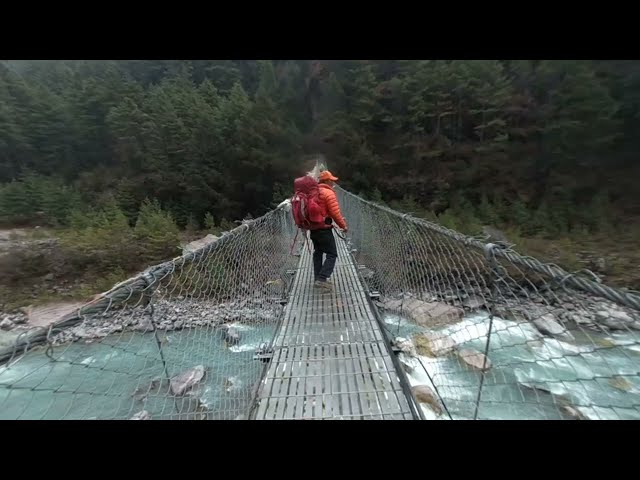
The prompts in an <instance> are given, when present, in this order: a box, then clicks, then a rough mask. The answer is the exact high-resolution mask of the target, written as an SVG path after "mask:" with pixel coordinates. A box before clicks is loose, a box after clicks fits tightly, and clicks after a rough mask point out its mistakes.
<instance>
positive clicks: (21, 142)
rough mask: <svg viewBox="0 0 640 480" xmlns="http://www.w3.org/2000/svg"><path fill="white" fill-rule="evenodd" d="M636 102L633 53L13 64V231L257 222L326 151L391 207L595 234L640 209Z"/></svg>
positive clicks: (2, 150) (347, 175)
mask: <svg viewBox="0 0 640 480" xmlns="http://www.w3.org/2000/svg"><path fill="white" fill-rule="evenodd" d="M639 105H640V62H635V61H558V60H555V61H551V60H550V61H527V60H524V61H478V60H464V61H461V60H456V61H444V60H431V61H413V60H412V61H393V60H387V61H367V60H358V61H344V60H340V61H283V60H277V61H244V60H237V61H209V60H207V61H64V62H63V61H38V62H36V61H7V62H4V65H2V66H1V67H0V181H2V182H3V183H5V185H4V187H3V189H2V194H1V195H2V210H1V212H2V217H3V218H2V221H3V222H4V223H15V222H28V221H31V220H32V219H33V216H34V215H35V214H36V212H38V211H40V212H44V215H45V217H46V219H47V220H48V221H50V222H54V221H57V222H62V223H64V222H65V221H66V219H67V218H68V213H69V212H70V211H71V210H73V209H75V208H80V207H83V206H87V205H92V206H100V205H102V204H104V203H105V202H107V201H108V199H110V198H113V199H115V201H116V202H117V204H118V205H119V206H120V208H122V210H123V211H124V212H125V213H126V214H127V216H128V217H129V218H130V219H131V220H132V221H134V219H135V216H136V214H137V211H138V209H139V207H140V205H141V204H142V202H143V201H144V199H145V198H149V199H152V198H155V199H157V200H158V201H159V202H160V204H161V205H162V206H163V208H166V209H168V210H169V211H171V212H172V214H173V215H174V216H175V218H176V219H177V221H178V223H179V224H180V225H185V224H186V223H187V221H188V219H189V215H192V216H193V219H194V221H195V222H198V223H199V224H201V225H203V224H204V216H205V214H206V213H207V212H210V213H211V214H212V215H213V217H214V219H215V221H216V222H220V221H221V220H222V218H226V219H230V220H233V219H237V218H242V217H243V216H244V215H246V214H248V213H251V214H252V215H254V216H255V215H259V214H261V213H264V211H265V210H267V209H269V208H270V207H271V206H272V205H273V203H274V202H279V201H281V200H282V199H283V198H284V197H285V196H287V195H289V194H290V193H291V192H290V189H291V181H292V177H293V176H294V175H296V174H299V173H301V171H302V170H303V168H302V165H301V158H302V156H303V155H304V154H314V153H324V154H325V155H326V157H327V159H328V161H329V163H330V165H331V167H332V168H333V169H335V170H336V172H337V173H338V174H339V175H340V177H341V179H342V183H343V185H344V186H345V187H347V188H349V189H352V190H353V191H356V192H359V193H362V194H364V195H367V196H369V197H372V198H375V199H377V200H385V201H386V202H390V201H392V200H401V199H403V198H407V199H412V200H414V201H415V202H417V203H418V204H419V205H421V206H422V207H424V208H426V209H428V210H431V211H433V212H435V213H436V214H441V213H443V212H444V211H445V210H447V209H448V208H453V209H454V211H455V210H468V209H469V206H470V205H474V206H475V207H476V208H475V209H474V212H473V213H474V215H475V216H477V217H480V218H479V219H480V220H481V221H482V222H484V223H491V222H493V223H505V222H506V223H514V224H519V225H521V226H522V227H524V228H525V229H526V230H527V231H528V232H529V233H536V232H541V231H543V230H545V231H547V230H548V231H550V232H551V233H554V232H558V231H563V230H571V229H574V228H582V227H583V226H586V227H588V228H589V229H597V228H598V225H599V223H600V222H602V221H605V220H609V219H608V218H607V219H605V218H603V217H604V216H605V213H604V212H605V211H607V212H613V213H614V214H615V215H614V217H615V219H616V220H618V221H619V220H621V219H624V218H628V217H629V216H634V215H638V214H640V201H639V196H638V195H637V193H636V191H635V188H634V182H635V181H636V179H637V178H640V162H639V161H637V160H636V151H637V147H638V143H640V139H639V137H638V135H635V133H636V132H638V131H640V130H639V128H638V127H639V126H640V117H639V109H638V107H639ZM43 177H44V178H43ZM11 182H13V183H11ZM34 190H37V191H38V192H39V194H40V195H34V192H33V191H34ZM30 193H31V194H30ZM612 209H613V210H612ZM41 215H43V214H41ZM40 221H42V220H40Z"/></svg>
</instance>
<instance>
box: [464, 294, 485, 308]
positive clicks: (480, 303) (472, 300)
mask: <svg viewBox="0 0 640 480" xmlns="http://www.w3.org/2000/svg"><path fill="white" fill-rule="evenodd" d="M485 304H486V302H485V301H484V298H482V297H479V296H477V295H471V296H470V297H468V298H465V299H464V300H463V301H462V306H463V307H466V308H468V309H469V310H477V309H478V308H482V307H484V306H485Z"/></svg>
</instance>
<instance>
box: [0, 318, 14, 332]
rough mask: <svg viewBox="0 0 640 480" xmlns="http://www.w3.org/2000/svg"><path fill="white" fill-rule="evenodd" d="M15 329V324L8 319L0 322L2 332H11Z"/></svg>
mask: <svg viewBox="0 0 640 480" xmlns="http://www.w3.org/2000/svg"><path fill="white" fill-rule="evenodd" d="M13 327H14V323H13V322H12V321H11V320H10V319H8V318H5V319H4V320H2V321H1V322H0V328H1V329H2V330H11V329H12V328H13Z"/></svg>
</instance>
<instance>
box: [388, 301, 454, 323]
mask: <svg viewBox="0 0 640 480" xmlns="http://www.w3.org/2000/svg"><path fill="white" fill-rule="evenodd" d="M384 308H385V309H387V310H391V311H395V312H398V313H400V314H403V315H406V316H407V317H408V318H410V319H411V320H413V321H414V322H415V323H417V324H418V325H420V326H423V327H439V326H444V325H451V324H453V323H457V322H459V321H460V320H462V316H463V315H464V310H462V309H461V308H458V307H453V306H451V305H447V304H446V303H441V302H424V301H422V300H418V299H417V298H406V299H404V300H389V301H386V302H384Z"/></svg>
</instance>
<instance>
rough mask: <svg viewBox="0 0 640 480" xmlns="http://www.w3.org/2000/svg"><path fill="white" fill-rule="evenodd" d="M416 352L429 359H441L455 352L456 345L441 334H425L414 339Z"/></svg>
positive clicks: (449, 338)
mask: <svg viewBox="0 0 640 480" xmlns="http://www.w3.org/2000/svg"><path fill="white" fill-rule="evenodd" d="M413 343H414V344H415V348H416V351H417V352H418V353H419V354H420V355H425V356H427V357H441V356H443V355H447V354H449V353H451V352H452V351H453V349H454V348H455V346H456V343H455V342H454V341H453V340H452V339H451V337H449V336H447V335H444V334H442V333H440V332H424V333H420V334H417V335H416V336H415V337H413Z"/></svg>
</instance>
